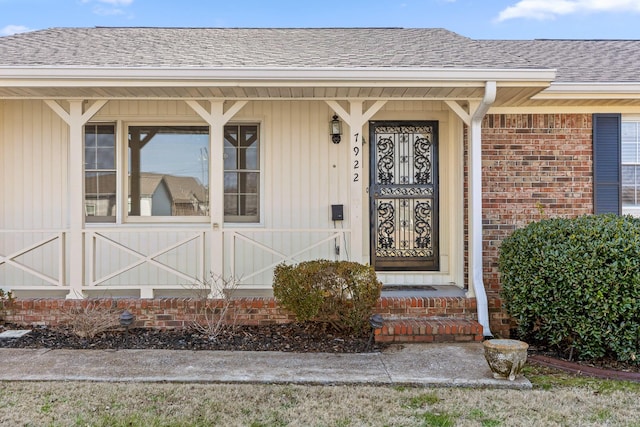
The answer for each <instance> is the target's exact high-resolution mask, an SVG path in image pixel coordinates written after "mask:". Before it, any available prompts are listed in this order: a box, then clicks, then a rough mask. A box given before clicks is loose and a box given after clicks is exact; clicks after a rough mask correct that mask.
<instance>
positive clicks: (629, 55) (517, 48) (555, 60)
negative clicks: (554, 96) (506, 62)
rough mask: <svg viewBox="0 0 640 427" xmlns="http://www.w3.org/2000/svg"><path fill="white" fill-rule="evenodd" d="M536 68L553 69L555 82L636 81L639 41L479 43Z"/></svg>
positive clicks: (638, 77) (639, 76)
mask: <svg viewBox="0 0 640 427" xmlns="http://www.w3.org/2000/svg"><path fill="white" fill-rule="evenodd" d="M481 44H482V45H483V46H484V47H486V48H492V49H496V50H499V51H504V52H509V53H511V54H513V55H517V56H518V57H520V58H522V59H524V60H526V61H528V62H530V63H532V64H537V65H538V66H539V67H540V68H554V69H555V70H556V73H557V74H556V79H555V81H556V82H563V83H578V82H579V83H594V82H599V83H604V82H615V83H624V82H640V40H483V41H482V42H481Z"/></svg>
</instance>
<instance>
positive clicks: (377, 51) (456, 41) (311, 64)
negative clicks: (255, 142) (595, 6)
mask: <svg viewBox="0 0 640 427" xmlns="http://www.w3.org/2000/svg"><path fill="white" fill-rule="evenodd" d="M0 66H77V67H125V68H131V67H170V68H173V67H177V68H184V67H187V68H189V67H206V68H242V67H257V68H476V69H477V68H531V67H533V66H532V64H530V63H529V62H528V61H527V60H526V59H523V58H519V57H517V56H516V55H509V54H507V55H505V54H504V53H502V52H499V51H497V50H496V49H495V48H493V47H491V46H485V45H483V44H482V43H480V42H478V41H474V40H471V39H469V38H466V37H463V36H460V35H458V34H456V33H453V32H451V31H447V30H444V29H439V28H427V29H403V28H289V29H287V28H279V29H275V28H101V27H98V28H52V29H47V30H41V31H34V32H30V33H22V34H17V35H13V36H8V37H0Z"/></svg>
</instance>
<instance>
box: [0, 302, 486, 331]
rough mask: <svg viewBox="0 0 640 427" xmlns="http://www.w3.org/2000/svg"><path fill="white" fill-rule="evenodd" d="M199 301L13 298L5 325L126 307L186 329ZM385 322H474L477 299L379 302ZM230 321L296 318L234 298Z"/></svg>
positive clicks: (153, 323) (144, 318)
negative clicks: (443, 320)
mask: <svg viewBox="0 0 640 427" xmlns="http://www.w3.org/2000/svg"><path fill="white" fill-rule="evenodd" d="M203 303H204V302H203V301H202V300H197V299H190V298H159V299H135V298H131V299H118V298H116V299H109V298H106V299H86V300H65V299H17V300H15V301H14V303H13V305H12V306H11V307H10V308H9V309H8V310H7V313H6V315H5V316H4V317H5V321H6V322H8V323H13V324H17V325H24V326H31V325H49V326H55V325H58V324H59V323H60V322H61V321H62V319H64V317H65V313H69V312H71V311H73V310H75V309H87V307H89V309H91V307H96V306H98V307H103V308H110V309H113V310H115V311H117V312H120V311H123V310H125V309H127V310H129V311H130V312H131V313H132V314H133V315H135V317H136V320H135V324H134V326H136V327H145V328H182V327H188V326H189V325H191V324H192V323H193V321H194V320H195V319H196V315H197V313H200V312H201V311H202V304H203ZM206 303H207V304H209V305H210V306H211V307H213V308H216V307H217V308H220V307H222V301H221V300H208V301H207V302H206ZM374 312H375V313H379V314H381V315H382V316H383V318H385V319H398V318H407V317H411V318H428V317H441V318H460V319H472V320H475V319H477V313H476V301H475V299H471V298H457V297H456V298H397V297H389V298H387V297H385V298H380V300H379V301H378V304H377V305H376V307H375V309H374ZM227 318H228V319H229V320H231V319H235V322H236V323H237V324H242V325H261V324H273V323H288V322H293V321H295V316H293V314H291V313H289V312H288V311H286V310H284V309H282V308H281V307H279V306H278V305H277V304H276V302H275V300H274V299H273V298H238V299H234V300H232V301H231V305H230V306H229V310H228V312H227Z"/></svg>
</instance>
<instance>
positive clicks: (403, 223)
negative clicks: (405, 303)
mask: <svg viewBox="0 0 640 427" xmlns="http://www.w3.org/2000/svg"><path fill="white" fill-rule="evenodd" d="M369 141H371V149H370V150H371V152H370V155H371V166H370V171H371V172H370V177H369V182H370V184H369V199H370V214H371V240H370V241H371V265H373V266H374V267H375V269H376V270H379V271H385V270H386V271H389V270H394V271H413V270H438V269H439V253H438V252H439V250H438V240H439V239H438V122H436V121H412V122H399V121H393V122H391V121H375V122H370V123H369Z"/></svg>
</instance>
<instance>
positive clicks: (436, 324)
mask: <svg viewBox="0 0 640 427" xmlns="http://www.w3.org/2000/svg"><path fill="white" fill-rule="evenodd" d="M375 340H376V342H386V343H418V342H421V343H428V342H434V343H443V342H479V341H482V340H483V335H482V325H480V323H478V322H476V321H475V320H468V319H460V318H452V317H422V318H412V319H385V320H384V323H383V326H382V328H380V329H376V330H375Z"/></svg>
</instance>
